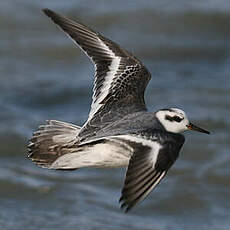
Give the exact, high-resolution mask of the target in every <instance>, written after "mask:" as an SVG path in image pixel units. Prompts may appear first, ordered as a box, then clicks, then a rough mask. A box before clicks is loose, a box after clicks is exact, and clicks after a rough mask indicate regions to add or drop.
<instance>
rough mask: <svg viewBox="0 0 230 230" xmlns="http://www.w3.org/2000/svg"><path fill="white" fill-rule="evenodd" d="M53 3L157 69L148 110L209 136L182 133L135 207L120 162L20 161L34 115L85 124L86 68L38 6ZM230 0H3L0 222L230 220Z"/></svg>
mask: <svg viewBox="0 0 230 230" xmlns="http://www.w3.org/2000/svg"><path fill="white" fill-rule="evenodd" d="M44 7H48V8H51V9H53V10H55V11H57V12H59V13H62V14H64V15H67V16H69V17H71V18H73V19H78V20H80V21H82V22H83V23H84V24H87V25H90V27H91V28H94V29H95V30H97V31H100V32H101V33H102V34H104V35H106V36H107V37H109V38H111V39H112V40H114V41H116V42H118V43H119V44H121V46H123V47H126V49H128V50H129V51H131V52H133V53H134V54H135V56H137V57H138V58H140V59H141V60H142V61H143V63H144V64H145V65H146V66H147V68H148V69H149V70H150V72H151V73H152V81H151V82H150V84H149V86H148V88H147V92H146V102H147V105H148V108H149V110H156V109H159V108H164V107H168V106H170V107H171V106H173V107H179V108H183V109H184V110H185V111H186V112H187V114H188V115H189V117H190V119H191V120H193V121H194V123H196V124H199V125H200V126H201V127H203V128H206V129H208V130H210V131H211V132H212V135H209V136H208V135H202V134H199V133H186V134H185V136H186V143H185V145H184V147H183V149H182V151H181V155H180V158H179V159H178V161H177V162H176V164H175V165H174V166H173V168H172V169H171V170H170V172H169V173H168V176H167V177H166V178H165V179H164V180H163V181H162V183H161V184H160V186H159V187H157V189H156V190H155V191H154V192H152V193H151V195H150V196H149V197H148V199H146V200H145V201H144V202H143V203H142V204H140V205H138V206H137V207H136V208H135V209H134V210H133V211H132V212H130V213H128V214H123V213H122V212H121V211H120V209H119V205H118V198H119V196H120V190H121V187H122V183H123V177H124V173H125V170H124V169H111V170H98V169H90V170H89V169H82V170H78V171H76V172H75V171H73V172H56V171H49V170H45V169H41V168H38V167H37V166H35V165H34V164H33V163H32V162H30V161H29V160H28V159H27V157H26V156H27V153H26V144H27V140H28V138H29V137H30V136H31V134H32V131H34V130H35V129H36V128H37V126H38V125H39V124H42V123H44V121H45V120H47V119H57V120H63V121H67V122H73V123H75V124H79V125H81V124H83V122H84V121H85V120H86V119H87V114H88V112H89V105H90V102H91V94H92V83H93V72H94V70H93V66H92V64H91V63H90V62H89V60H88V58H87V57H86V56H85V55H84V54H82V52H81V51H80V49H78V48H76V49H75V45H74V44H73V42H72V41H71V40H69V39H68V37H67V36H66V35H65V34H64V33H63V32H61V31H60V30H59V29H58V28H57V27H56V26H55V25H54V24H53V23H52V22H51V21H50V20H49V19H48V18H47V17H46V16H45V15H44V14H43V13H42V12H41V9H42V8H44ZM229 41H230V2H229V0H218V1H217V0H206V1H201V0H194V1H183V0H174V1H171V0H164V1H147V0H142V1H137V0H136V1H131V0H127V1H123V0H116V1H106V0H98V1H92V0H74V1H73V0H66V1H57V0H52V1H51V0H47V1H30V0H20V1H19V0H8V1H6V0H5V1H1V3H0V229H1V230H24V229H28V230H38V229H39V230H40V229H42V230H43V229H48V230H61V229H79V230H83V229H84V230H93V229H101V230H102V229H108V230H117V229H121V230H123V229H133V230H135V229H137V230H139V229H154V230H180V229H186V230H190V229H191V230H193V229H197V230H198V229H199V230H200V229H201V230H206V229H209V230H229V229H230V179H229V178H230V168H229V165H230V152H229V149H230V139H229V130H230V113H229V112H230V42H229Z"/></svg>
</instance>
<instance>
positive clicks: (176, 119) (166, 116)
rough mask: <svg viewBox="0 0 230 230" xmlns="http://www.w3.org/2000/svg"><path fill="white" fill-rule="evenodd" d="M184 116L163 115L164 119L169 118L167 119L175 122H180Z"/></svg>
mask: <svg viewBox="0 0 230 230" xmlns="http://www.w3.org/2000/svg"><path fill="white" fill-rule="evenodd" d="M183 119H184V118H180V117H178V116H173V117H171V116H169V115H165V120H169V121H176V122H181V121H182V120H183Z"/></svg>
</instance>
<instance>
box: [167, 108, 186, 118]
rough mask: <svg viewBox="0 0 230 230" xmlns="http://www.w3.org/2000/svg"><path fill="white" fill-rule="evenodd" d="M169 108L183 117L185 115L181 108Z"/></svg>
mask: <svg viewBox="0 0 230 230" xmlns="http://www.w3.org/2000/svg"><path fill="white" fill-rule="evenodd" d="M170 110H172V111H174V112H176V113H177V114H180V115H182V116H183V117H186V114H185V112H184V111H183V110H181V109H177V108H170Z"/></svg>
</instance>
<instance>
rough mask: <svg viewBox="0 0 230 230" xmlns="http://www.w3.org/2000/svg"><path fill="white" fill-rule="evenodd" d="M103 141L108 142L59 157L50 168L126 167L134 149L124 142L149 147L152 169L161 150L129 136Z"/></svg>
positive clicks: (147, 142) (152, 143)
mask: <svg viewBox="0 0 230 230" xmlns="http://www.w3.org/2000/svg"><path fill="white" fill-rule="evenodd" d="M104 139H105V140H108V141H107V142H104V143H98V144H95V145H83V146H79V149H76V152H73V153H68V154H65V155H63V156H61V157H59V158H58V159H57V160H56V161H54V162H53V164H52V165H51V166H50V168H52V169H71V168H82V167H98V168H104V167H109V168H110V167H125V166H128V164H129V160H130V157H131V156H132V154H133V153H134V151H135V149H133V148H132V147H131V146H129V145H128V144H126V143H125V142H124V140H128V141H131V142H134V143H141V144H142V145H144V146H149V147H150V148H151V149H152V150H151V154H150V155H149V157H150V158H149V159H148V162H151V163H152V164H153V168H154V166H155V163H156V160H157V156H158V153H159V150H160V148H161V145H160V144H159V143H158V142H156V141H150V140H146V139H144V138H142V137H136V136H131V135H120V136H111V137H106V138H104ZM122 140H123V141H122ZM139 154H141V153H139Z"/></svg>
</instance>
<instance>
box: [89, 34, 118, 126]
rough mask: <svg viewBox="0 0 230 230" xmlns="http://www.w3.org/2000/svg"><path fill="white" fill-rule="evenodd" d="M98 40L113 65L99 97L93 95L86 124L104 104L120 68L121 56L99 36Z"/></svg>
mask: <svg viewBox="0 0 230 230" xmlns="http://www.w3.org/2000/svg"><path fill="white" fill-rule="evenodd" d="M98 41H99V42H100V49H102V50H104V51H106V53H107V54H108V55H109V56H110V57H111V58H112V61H111V65H110V66H109V71H108V72H107V73H106V76H105V78H104V82H103V85H102V87H101V94H100V96H99V97H98V98H96V97H95V95H93V102H92V105H91V111H90V114H89V118H88V120H87V121H86V123H85V124H87V123H88V122H89V121H90V120H91V119H92V117H93V115H94V114H95V113H96V112H97V111H98V110H99V109H100V107H101V106H102V105H101V104H100V103H101V102H102V101H103V100H104V99H105V98H106V96H107V95H108V93H109V89H110V86H111V84H112V82H113V80H114V78H115V75H116V73H117V70H118V68H119V65H120V60H121V57H118V56H116V55H115V54H114V53H113V51H112V50H110V49H109V47H108V46H107V45H105V43H103V42H102V41H101V40H100V39H99V38H98ZM95 66H96V65H95ZM96 71H97V70H96ZM96 80H97V79H95V81H96ZM94 85H96V84H94ZM94 94H95V90H94Z"/></svg>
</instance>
